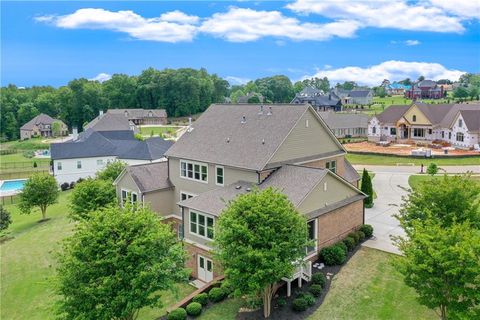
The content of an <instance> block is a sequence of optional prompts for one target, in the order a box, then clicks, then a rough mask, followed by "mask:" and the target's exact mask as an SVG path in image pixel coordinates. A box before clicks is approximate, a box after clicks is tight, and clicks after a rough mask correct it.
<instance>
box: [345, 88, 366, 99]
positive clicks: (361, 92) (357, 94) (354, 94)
mask: <svg viewBox="0 0 480 320" xmlns="http://www.w3.org/2000/svg"><path fill="white" fill-rule="evenodd" d="M370 92H371V91H370V90H352V91H350V93H349V94H348V96H350V97H352V98H365V97H368V95H369V94H370Z"/></svg>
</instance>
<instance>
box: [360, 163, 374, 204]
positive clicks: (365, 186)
mask: <svg viewBox="0 0 480 320" xmlns="http://www.w3.org/2000/svg"><path fill="white" fill-rule="evenodd" d="M361 190H362V192H363V193H365V194H366V195H367V196H368V197H367V198H365V207H367V208H371V207H373V186H372V179H371V178H370V175H369V174H368V171H367V170H366V169H363V175H362V187H361Z"/></svg>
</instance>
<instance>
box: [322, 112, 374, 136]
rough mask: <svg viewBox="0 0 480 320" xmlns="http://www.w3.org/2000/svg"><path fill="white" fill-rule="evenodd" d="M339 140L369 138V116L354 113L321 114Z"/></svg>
mask: <svg viewBox="0 0 480 320" xmlns="http://www.w3.org/2000/svg"><path fill="white" fill-rule="evenodd" d="M318 114H319V115H320V117H322V119H323V120H324V121H325V122H326V123H327V125H328V127H329V128H330V130H332V132H333V134H335V137H337V138H358V137H365V138H366V137H367V129H368V119H369V116H368V115H366V114H364V113H353V112H348V113H347V112H342V113H340V112H331V111H327V112H319V113H318Z"/></svg>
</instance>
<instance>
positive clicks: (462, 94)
mask: <svg viewBox="0 0 480 320" xmlns="http://www.w3.org/2000/svg"><path fill="white" fill-rule="evenodd" d="M453 97H454V98H467V97H468V90H467V88H464V87H458V88H456V89H455V90H453Z"/></svg>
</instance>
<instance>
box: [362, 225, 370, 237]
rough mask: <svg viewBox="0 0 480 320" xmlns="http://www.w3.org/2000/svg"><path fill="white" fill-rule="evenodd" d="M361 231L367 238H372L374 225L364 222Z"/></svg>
mask: <svg viewBox="0 0 480 320" xmlns="http://www.w3.org/2000/svg"><path fill="white" fill-rule="evenodd" d="M360 231H362V232H363V233H364V234H365V238H370V237H371V236H373V227H372V226H371V225H369V224H363V225H362V226H361V227H360Z"/></svg>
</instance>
